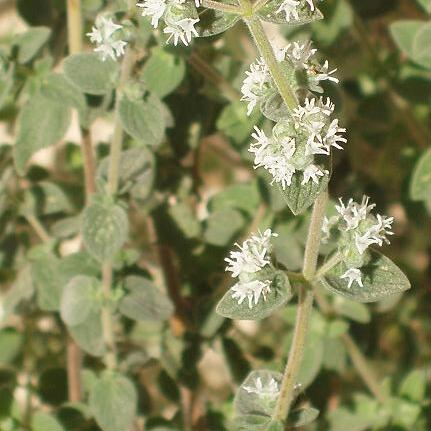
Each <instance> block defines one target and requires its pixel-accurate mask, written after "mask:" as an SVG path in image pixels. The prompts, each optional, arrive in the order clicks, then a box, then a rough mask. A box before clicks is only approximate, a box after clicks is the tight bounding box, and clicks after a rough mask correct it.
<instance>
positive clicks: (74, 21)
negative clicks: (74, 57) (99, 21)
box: [67, 0, 82, 54]
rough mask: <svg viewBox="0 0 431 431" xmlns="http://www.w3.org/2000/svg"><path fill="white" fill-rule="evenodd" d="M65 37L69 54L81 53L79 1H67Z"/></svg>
mask: <svg viewBox="0 0 431 431" xmlns="http://www.w3.org/2000/svg"><path fill="white" fill-rule="evenodd" d="M67 35H68V44H69V53H70V54H75V53H77V52H80V51H82V15H81V0H67Z"/></svg>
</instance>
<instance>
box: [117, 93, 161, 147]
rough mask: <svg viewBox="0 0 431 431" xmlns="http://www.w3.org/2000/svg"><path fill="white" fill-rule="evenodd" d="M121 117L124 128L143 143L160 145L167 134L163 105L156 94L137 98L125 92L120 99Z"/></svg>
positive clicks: (152, 145) (153, 145)
mask: <svg viewBox="0 0 431 431" xmlns="http://www.w3.org/2000/svg"><path fill="white" fill-rule="evenodd" d="M119 112H120V119H121V122H122V124H123V127H124V130H125V131H126V132H127V133H128V134H129V135H130V136H132V137H133V138H135V139H136V140H137V141H139V142H140V143H142V144H143V145H147V146H150V147H155V146H157V145H159V144H160V143H161V142H162V140H163V137H164V134H165V128H166V124H165V120H164V114H163V105H162V103H161V102H160V100H159V98H158V97H157V96H156V95H154V94H149V95H147V96H146V98H145V99H140V100H139V99H136V98H134V97H131V96H130V95H128V94H124V95H123V96H122V97H121V101H120V110H119Z"/></svg>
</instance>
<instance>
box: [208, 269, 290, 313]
mask: <svg viewBox="0 0 431 431" xmlns="http://www.w3.org/2000/svg"><path fill="white" fill-rule="evenodd" d="M291 297H292V289H291V287H290V283H289V279H288V278H287V277H286V275H285V274H284V273H283V272H282V271H276V272H275V273H274V274H273V281H272V284H271V291H270V292H269V293H268V294H267V295H266V301H265V300H264V298H262V297H261V298H260V299H259V301H258V303H257V304H255V305H253V307H252V308H250V307H249V305H248V301H247V300H245V301H243V302H242V303H241V304H240V305H239V304H238V299H235V298H232V289H230V290H229V291H228V292H226V294H225V295H224V296H223V298H222V299H221V300H220V302H219V303H218V304H217V308H216V311H217V313H218V314H220V315H221V316H223V317H227V318H228V319H235V320H260V319H264V318H265V317H268V316H269V315H270V314H272V313H273V312H274V311H275V310H276V309H277V308H280V307H281V306H282V305H283V304H285V303H286V302H287V301H288V300H289V299H290V298H291Z"/></svg>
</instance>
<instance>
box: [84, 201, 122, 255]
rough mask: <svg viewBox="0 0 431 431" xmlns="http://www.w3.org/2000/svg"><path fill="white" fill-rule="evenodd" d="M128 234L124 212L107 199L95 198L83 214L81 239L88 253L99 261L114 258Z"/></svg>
mask: <svg viewBox="0 0 431 431" xmlns="http://www.w3.org/2000/svg"><path fill="white" fill-rule="evenodd" d="M128 232H129V220H128V217H127V213H126V211H125V210H124V209H123V207H121V206H120V205H117V204H115V203H114V202H112V201H110V200H109V198H108V197H104V196H96V197H95V198H93V202H92V203H91V204H90V205H89V206H87V207H86V208H85V210H84V213H83V224H82V238H83V241H84V245H85V246H86V248H87V250H88V252H89V253H90V254H91V255H92V256H93V257H94V258H96V259H98V260H99V261H102V262H104V261H109V260H111V259H113V258H114V256H115V255H116V254H117V252H118V251H120V249H121V247H122V246H123V244H124V243H125V241H126V239H127V236H128Z"/></svg>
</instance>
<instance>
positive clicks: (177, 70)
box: [142, 47, 186, 98]
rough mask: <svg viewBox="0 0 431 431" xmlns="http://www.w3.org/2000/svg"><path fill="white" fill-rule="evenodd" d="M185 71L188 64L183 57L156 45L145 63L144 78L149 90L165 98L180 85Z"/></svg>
mask: <svg viewBox="0 0 431 431" xmlns="http://www.w3.org/2000/svg"><path fill="white" fill-rule="evenodd" d="M185 72H186V66H185V63H184V60H183V59H182V58H181V57H179V56H177V55H174V54H171V53H170V52H168V51H166V50H165V49H163V48H161V47H155V48H153V49H152V50H151V55H150V58H149V59H148V60H147V62H146V63H145V65H144V68H143V70H142V78H143V79H144V81H145V83H146V85H147V88H148V90H150V91H151V92H152V93H154V94H157V96H159V97H160V98H163V97H165V96H167V95H168V94H170V93H172V91H174V90H175V89H176V88H177V87H178V86H179V85H180V83H181V81H182V80H183V78H184V75H185Z"/></svg>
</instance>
